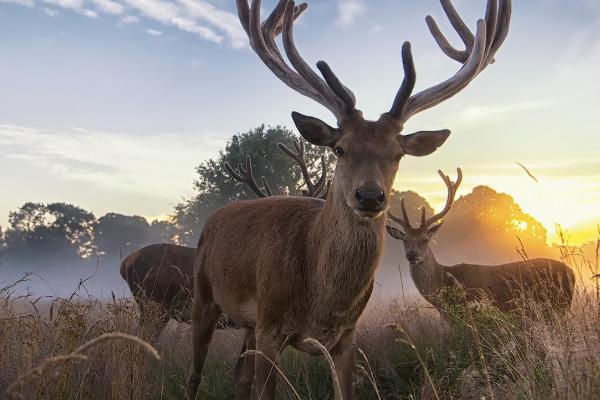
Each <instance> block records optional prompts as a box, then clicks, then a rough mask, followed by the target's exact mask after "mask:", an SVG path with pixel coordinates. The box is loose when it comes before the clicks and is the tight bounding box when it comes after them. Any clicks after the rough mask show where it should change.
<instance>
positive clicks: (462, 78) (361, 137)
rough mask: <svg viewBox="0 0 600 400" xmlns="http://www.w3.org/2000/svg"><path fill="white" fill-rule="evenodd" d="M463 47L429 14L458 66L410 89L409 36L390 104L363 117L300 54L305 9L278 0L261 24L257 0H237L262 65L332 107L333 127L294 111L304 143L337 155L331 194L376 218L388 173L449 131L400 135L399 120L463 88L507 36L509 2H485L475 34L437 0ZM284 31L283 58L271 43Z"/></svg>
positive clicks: (339, 86)
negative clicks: (375, 115)
mask: <svg viewBox="0 0 600 400" xmlns="http://www.w3.org/2000/svg"><path fill="white" fill-rule="evenodd" d="M440 1H441V4H442V7H443V8H444V11H445V13H446V15H447V16H448V18H449V20H450V22H451V24H452V26H453V27H454V29H455V30H456V31H457V32H458V34H459V36H460V37H461V39H462V41H463V42H464V45H465V50H457V49H455V48H453V47H452V46H451V45H450V44H449V42H448V40H447V39H446V38H445V37H444V35H443V34H442V33H441V31H440V29H439V28H438V26H437V24H436V23H435V21H434V20H433V18H432V17H430V16H428V17H427V19H426V21H427V25H428V26H429V29H430V31H431V33H432V35H433V37H434V39H435V40H436V42H437V43H438V45H439V46H440V48H441V50H442V51H443V52H444V53H445V54H446V55H447V56H449V57H450V58H452V59H454V60H456V61H458V62H459V63H460V64H461V68H460V69H459V71H458V72H457V73H456V74H455V75H454V76H452V77H451V78H450V79H448V80H446V81H444V82H442V83H439V84H437V85H435V86H433V87H431V88H428V89H425V90H423V91H421V92H419V93H417V94H412V92H413V89H414V86H415V82H416V70H415V64H414V62H413V57H412V53H411V47H410V43H409V42H405V43H404V45H403V46H402V59H403V66H404V81H403V82H402V85H401V86H400V89H399V90H398V93H397V95H396V97H395V98H394V101H393V103H392V106H391V108H390V110H389V111H388V112H386V113H384V114H383V115H381V117H380V118H379V119H378V120H377V121H369V120H366V119H364V118H363V115H362V113H361V112H360V111H359V110H358V109H357V108H356V97H355V96H354V94H353V93H352V91H351V90H350V89H349V88H348V87H346V86H345V85H344V84H343V83H342V82H341V81H340V80H339V79H338V77H337V76H336V75H335V74H334V73H333V71H332V70H331V68H330V67H329V65H328V64H327V63H325V62H324V61H319V62H318V63H317V69H318V70H319V71H320V73H321V75H322V77H321V76H319V75H318V74H317V73H316V72H315V71H314V70H313V69H311V68H310V66H309V65H308V64H307V63H306V61H305V60H304V59H303V58H302V56H301V55H300V53H299V51H298V49H297V48H296V45H295V43H294V34H293V24H294V21H295V20H296V18H297V17H298V16H299V15H300V14H302V13H303V12H304V11H305V10H306V8H307V5H306V3H303V4H300V5H298V6H296V4H295V2H294V1H293V0H280V1H279V2H278V3H277V5H276V6H275V8H274V10H273V12H272V13H271V14H270V15H269V16H268V17H267V18H266V19H265V20H264V21H262V22H261V16H260V8H261V1H260V0H252V1H251V5H249V3H248V0H237V8H238V15H239V18H240V21H241V23H242V26H243V27H244V29H245V31H246V33H247V34H248V37H249V38H250V45H251V46H252V48H253V49H254V51H255V52H256V54H257V55H258V56H259V57H260V59H261V60H262V61H263V62H264V63H265V65H267V67H268V68H269V69H270V70H271V71H272V72H273V73H274V74H275V75H276V76H277V77H278V78H279V79H280V80H281V81H283V82H284V83H285V84H286V85H288V86H289V87H291V88H292V89H294V90H295V91H297V92H298V93H301V94H303V95H304V96H307V97H309V98H311V99H313V100H315V101H316V102H318V103H320V104H321V105H323V106H324V107H326V108H327V109H329V110H330V111H331V113H332V114H333V115H334V117H335V118H336V121H337V127H332V126H330V125H328V124H327V123H325V122H323V121H321V120H319V119H317V118H313V117H309V116H306V115H302V114H300V113H297V112H294V113H292V118H293V120H294V122H295V124H296V127H297V128H298V130H299V131H300V134H301V135H302V136H303V137H304V138H305V139H306V140H307V141H308V142H310V143H312V144H315V145H317V146H327V147H329V148H331V149H332V150H333V151H334V153H335V154H336V155H337V157H338V162H337V164H336V169H335V173H334V181H333V184H332V187H331V194H332V195H333V197H337V198H338V199H340V200H342V202H343V203H345V204H346V205H347V206H348V207H349V208H350V209H351V210H352V211H354V213H355V214H357V215H358V216H360V217H367V218H375V217H378V216H380V215H382V214H383V211H384V210H385V209H386V207H387V203H388V198H389V194H390V191H391V187H392V183H393V180H394V176H395V174H396V171H397V169H398V163H399V161H400V159H401V158H402V157H403V156H405V155H412V156H417V157H421V156H425V155H428V154H431V153H432V152H434V151H435V150H436V149H437V148H438V147H440V146H441V145H442V144H443V143H444V142H445V141H446V139H447V138H448V136H449V134H450V131H448V130H439V131H422V132H416V133H412V134H409V135H402V134H401V132H402V130H403V127H404V124H405V123H406V121H407V120H408V119H409V118H410V117H412V116H413V115H415V114H417V113H419V112H421V111H424V110H426V109H428V108H431V107H433V106H435V105H437V104H439V103H441V102H443V101H444V100H447V99H449V98H450V97H452V96H454V95H455V94H457V93H458V92H460V91H461V90H462V89H463V88H465V87H466V86H467V85H468V84H469V83H470V82H471V81H472V80H473V79H474V78H475V77H476V76H477V75H478V74H479V73H480V72H481V71H482V70H483V69H484V68H485V67H487V66H488V65H489V64H491V63H493V61H494V55H495V54H496V52H497V50H498V49H499V48H500V46H501V45H502V43H503V42H504V40H505V39H506V36H507V34H508V28H509V24H510V16H511V1H510V0H488V1H487V11H486V15H485V19H480V20H479V21H477V30H476V33H475V34H473V33H472V32H471V31H470V30H469V29H468V28H467V25H466V24H465V23H464V21H463V20H462V19H461V17H460V16H459V14H458V13H457V11H456V9H455V8H454V6H453V5H452V3H451V1H450V0H440ZM279 34H282V39H283V46H284V50H285V54H286V56H287V59H288V61H289V64H291V66H290V65H288V62H286V60H285V59H284V57H283V56H282V52H281V51H280V49H279V48H278V46H277V44H276V38H277V36H278V35H279Z"/></svg>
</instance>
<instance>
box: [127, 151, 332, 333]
mask: <svg viewBox="0 0 600 400" xmlns="http://www.w3.org/2000/svg"><path fill="white" fill-rule="evenodd" d="M277 147H278V148H279V150H280V151H282V152H283V153H285V154H286V155H287V156H289V157H290V158H292V159H293V160H294V161H295V162H296V163H297V164H298V166H299V167H300V170H301V171H302V176H303V179H304V183H305V185H306V190H303V191H302V196H304V197H314V198H323V197H324V196H326V195H327V190H328V187H329V181H328V180H327V163H326V160H325V157H324V156H322V157H321V175H320V177H319V178H318V179H317V181H316V182H313V181H312V179H311V177H310V173H309V171H308V166H307V162H306V159H305V154H304V144H303V143H301V142H299V141H294V148H295V151H294V150H292V149H290V148H288V147H287V146H285V145H284V144H281V143H279V144H278V145H277ZM224 167H225V170H226V171H227V172H228V173H229V175H230V176H231V177H232V178H233V179H234V180H236V181H239V182H242V183H245V184H246V185H248V187H249V188H250V189H251V190H252V191H253V192H254V193H255V194H256V195H257V196H258V197H259V198H260V197H267V196H272V195H273V191H272V190H271V188H270V186H269V184H268V182H267V180H266V178H265V177H264V176H263V177H261V181H262V184H263V189H261V188H260V186H259V184H258V183H257V182H256V180H255V178H254V172H253V169H252V158H251V157H250V155H247V156H246V164H245V166H244V165H243V164H241V163H240V164H238V166H237V169H234V168H233V167H232V166H231V164H229V163H228V162H226V163H225V165H224ZM281 192H282V195H288V193H287V192H286V191H285V190H284V189H283V188H282V189H281ZM195 258H196V248H194V247H187V246H179V245H175V244H169V243H163V244H153V245H150V246H146V247H143V248H141V249H139V250H137V251H136V252H134V253H132V254H130V255H129V256H127V257H126V258H125V259H123V261H122V262H121V266H120V274H121V277H122V278H123V279H124V280H125V281H126V282H127V285H128V286H129V289H130V290H131V293H132V294H133V297H134V300H135V302H136V303H137V305H138V308H139V311H140V323H139V328H138V329H139V330H140V332H143V331H146V332H144V333H146V334H147V336H149V338H151V339H152V340H153V341H155V340H156V339H157V338H158V337H159V336H160V335H161V333H162V331H163V330H164V328H165V327H166V326H167V324H168V322H169V320H171V319H173V320H175V321H178V322H183V323H189V322H190V321H191V308H192V307H191V305H192V298H193V294H194V285H193V282H194V279H193V277H194V273H193V272H194V260H195ZM220 326H221V327H223V328H225V327H234V325H233V324H232V323H231V321H228V320H227V319H226V318H223V319H222V321H221V324H220Z"/></svg>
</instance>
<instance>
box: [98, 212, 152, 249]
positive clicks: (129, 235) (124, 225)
mask: <svg viewBox="0 0 600 400" xmlns="http://www.w3.org/2000/svg"><path fill="white" fill-rule="evenodd" d="M94 236H95V245H96V249H97V251H98V254H112V255H115V254H121V253H123V252H129V251H130V250H137V249H139V248H141V247H142V246H143V245H144V244H146V243H147V242H148V239H149V238H150V236H151V230H150V224H148V221H146V219H145V218H144V217H140V216H137V215H134V216H128V215H123V214H117V213H108V214H106V215H104V216H103V217H100V218H99V219H98V222H97V223H96V226H95V227H94Z"/></svg>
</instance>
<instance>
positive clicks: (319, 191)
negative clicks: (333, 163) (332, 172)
mask: <svg viewBox="0 0 600 400" xmlns="http://www.w3.org/2000/svg"><path fill="white" fill-rule="evenodd" d="M326 183H327V162H326V161H325V156H324V155H322V156H321V177H320V178H319V180H318V181H317V183H315V187H314V189H313V193H312V194H311V196H310V197H321V196H322V195H323V189H325V184H326Z"/></svg>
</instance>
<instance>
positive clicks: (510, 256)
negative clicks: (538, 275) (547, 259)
mask: <svg viewBox="0 0 600 400" xmlns="http://www.w3.org/2000/svg"><path fill="white" fill-rule="evenodd" d="M546 240H547V231H546V228H544V226H543V225H542V224H541V223H540V222H539V221H537V220H536V219H535V218H533V217H532V216H531V215H529V214H526V213H524V212H523V210H522V209H521V207H520V206H519V205H518V204H517V203H516V202H515V201H514V199H513V198H512V197H511V196H510V195H508V194H505V193H498V192H496V191H495V190H494V189H492V188H490V187H487V186H477V187H475V188H474V189H473V192H472V193H470V194H468V195H466V196H463V197H461V198H459V199H458V200H456V202H455V203H454V205H453V206H452V210H451V211H450V213H449V214H448V216H447V217H446V221H445V222H444V226H443V227H442V229H441V230H440V233H439V237H438V238H437V243H436V246H435V248H436V249H438V250H439V253H440V254H442V255H446V256H447V257H448V258H452V259H454V260H455V261H456V262H465V261H468V262H481V263H489V262H493V263H501V262H506V261H508V260H514V259H518V258H519V254H518V252H517V249H519V250H522V249H524V250H525V252H526V253H527V255H528V256H530V257H534V256H543V255H549V254H551V252H550V249H549V247H548V246H547V243H546Z"/></svg>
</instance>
